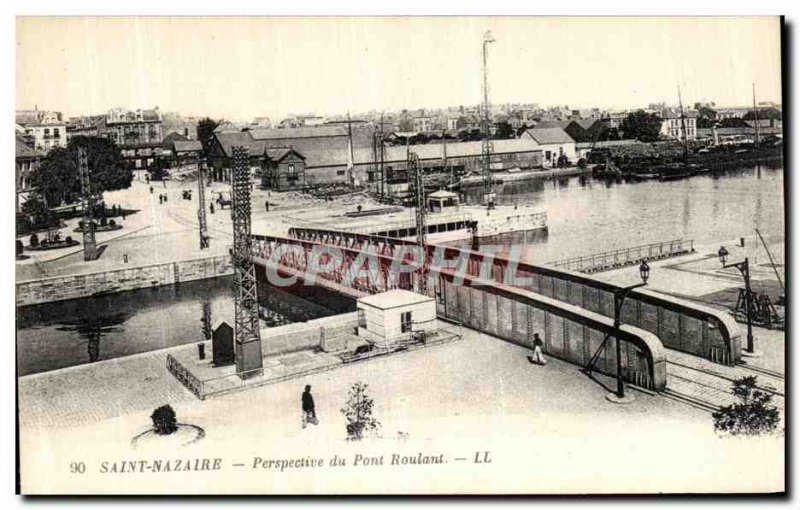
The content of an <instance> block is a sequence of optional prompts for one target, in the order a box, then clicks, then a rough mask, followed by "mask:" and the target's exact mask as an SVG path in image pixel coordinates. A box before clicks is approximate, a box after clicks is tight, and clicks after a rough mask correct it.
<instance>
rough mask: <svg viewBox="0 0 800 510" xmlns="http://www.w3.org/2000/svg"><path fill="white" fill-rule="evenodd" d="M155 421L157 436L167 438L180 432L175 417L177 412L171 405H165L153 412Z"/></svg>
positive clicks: (151, 416) (154, 427)
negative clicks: (177, 431)
mask: <svg viewBox="0 0 800 510" xmlns="http://www.w3.org/2000/svg"><path fill="white" fill-rule="evenodd" d="M150 419H152V420H153V429H154V430H155V432H156V434H158V435H161V436H166V435H168V434H172V433H174V432H175V431H176V430H178V420H177V419H176V417H175V411H174V410H173V409H172V406H170V405H169V404H167V405H163V406H161V407H159V408H158V409H156V410H155V411H153V414H151V415H150Z"/></svg>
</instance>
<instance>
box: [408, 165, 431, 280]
mask: <svg viewBox="0 0 800 510" xmlns="http://www.w3.org/2000/svg"><path fill="white" fill-rule="evenodd" d="M408 171H409V172H410V173H411V175H412V176H413V178H414V205H415V206H416V207H415V213H416V220H417V246H418V247H419V256H420V257H421V259H422V260H421V261H420V267H419V272H418V281H417V292H418V293H420V294H423V295H427V294H428V281H427V280H428V271H427V263H426V262H427V258H428V254H427V243H426V235H427V232H428V227H427V225H426V223H425V183H424V182H423V179H422V167H421V166H420V164H419V156H418V155H417V153H416V152H409V154H408Z"/></svg>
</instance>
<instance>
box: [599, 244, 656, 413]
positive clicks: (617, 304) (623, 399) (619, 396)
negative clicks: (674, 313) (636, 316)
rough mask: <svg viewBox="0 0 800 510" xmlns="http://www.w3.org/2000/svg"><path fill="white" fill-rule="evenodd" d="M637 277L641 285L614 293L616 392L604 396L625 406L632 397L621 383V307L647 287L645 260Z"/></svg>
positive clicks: (647, 271) (640, 265)
mask: <svg viewBox="0 0 800 510" xmlns="http://www.w3.org/2000/svg"><path fill="white" fill-rule="evenodd" d="M639 276H640V277H641V278H642V283H637V284H636V285H630V286H628V287H623V288H621V289H617V290H615V291H614V337H615V338H616V344H617V345H616V349H617V391H616V392H615V393H609V394H608V395H606V399H608V400H609V401H611V402H614V403H617V404H626V403H630V402H633V400H634V398H633V395H630V394H628V395H627V396H626V395H625V383H624V382H623V381H622V346H621V342H620V339H619V335H620V330H619V327H620V326H621V325H622V318H621V315H622V305H623V304H624V303H625V298H627V297H628V294H630V292H631V291H632V290H633V289H638V288H639V287H644V286H645V285H647V279H648V278H650V265H649V264H648V263H647V261H646V260H643V261H642V263H641V264H639Z"/></svg>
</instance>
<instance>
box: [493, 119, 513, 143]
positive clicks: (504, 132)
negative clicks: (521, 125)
mask: <svg viewBox="0 0 800 510" xmlns="http://www.w3.org/2000/svg"><path fill="white" fill-rule="evenodd" d="M494 137H495V138H496V139H498V140H507V139H509V138H514V128H513V127H511V124H509V123H508V122H506V121H503V122H498V123H497V132H496V133H495V135H494Z"/></svg>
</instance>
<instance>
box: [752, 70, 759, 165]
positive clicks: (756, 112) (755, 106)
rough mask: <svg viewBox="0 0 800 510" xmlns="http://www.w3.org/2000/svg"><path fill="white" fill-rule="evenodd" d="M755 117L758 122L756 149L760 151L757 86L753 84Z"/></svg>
mask: <svg viewBox="0 0 800 510" xmlns="http://www.w3.org/2000/svg"><path fill="white" fill-rule="evenodd" d="M753 116H754V117H755V122H756V149H758V145H759V140H758V139H759V136H758V135H759V133H758V131H759V129H758V106H757V104H756V84H755V83H753Z"/></svg>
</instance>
